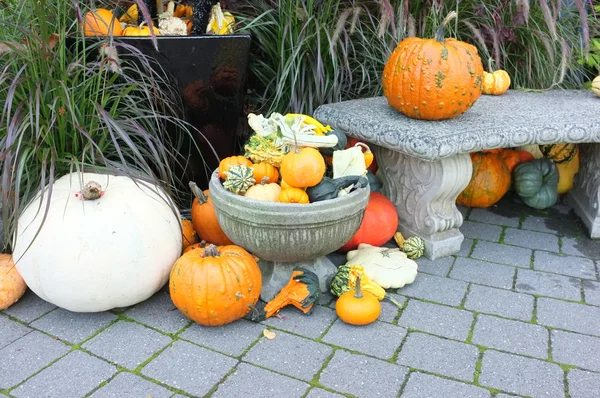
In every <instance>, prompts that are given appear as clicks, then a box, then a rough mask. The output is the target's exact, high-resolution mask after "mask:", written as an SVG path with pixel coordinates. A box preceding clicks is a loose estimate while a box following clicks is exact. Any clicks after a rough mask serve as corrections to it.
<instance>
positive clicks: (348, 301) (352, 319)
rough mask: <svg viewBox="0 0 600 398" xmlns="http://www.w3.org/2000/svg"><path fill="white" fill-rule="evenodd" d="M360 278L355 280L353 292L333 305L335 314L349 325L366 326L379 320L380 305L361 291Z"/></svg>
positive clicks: (375, 299) (344, 295) (367, 293)
mask: <svg viewBox="0 0 600 398" xmlns="http://www.w3.org/2000/svg"><path fill="white" fill-rule="evenodd" d="M360 279H361V277H360V276H359V277H358V278H357V283H356V285H355V288H354V291H349V292H346V293H344V294H342V295H341V296H340V298H339V299H337V301H336V303H335V312H336V313H337V315H338V316H339V317H340V319H341V320H342V321H344V322H346V323H348V324H350V325H368V324H369V323H373V322H375V321H376V320H377V318H379V314H380V313H381V304H380V303H379V300H377V298H376V297H375V296H373V295H372V294H371V293H369V292H363V291H362V290H361V283H360Z"/></svg>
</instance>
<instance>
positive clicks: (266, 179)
mask: <svg viewBox="0 0 600 398" xmlns="http://www.w3.org/2000/svg"><path fill="white" fill-rule="evenodd" d="M269 181H271V177H269V176H264V177H263V178H262V180H261V181H260V185H265V184H266V183H267V182H269Z"/></svg>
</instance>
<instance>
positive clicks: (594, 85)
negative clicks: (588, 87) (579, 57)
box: [592, 76, 600, 97]
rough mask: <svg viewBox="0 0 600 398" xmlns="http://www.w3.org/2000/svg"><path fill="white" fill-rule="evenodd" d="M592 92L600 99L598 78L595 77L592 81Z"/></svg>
mask: <svg viewBox="0 0 600 398" xmlns="http://www.w3.org/2000/svg"><path fill="white" fill-rule="evenodd" d="M592 92H593V93H594V94H596V95H597V96H598V97H600V76H596V77H595V78H594V80H592Z"/></svg>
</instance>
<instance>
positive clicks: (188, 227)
mask: <svg viewBox="0 0 600 398" xmlns="http://www.w3.org/2000/svg"><path fill="white" fill-rule="evenodd" d="M181 231H182V233H183V237H182V238H183V239H182V240H181V242H182V243H181V245H182V247H181V249H182V250H183V251H184V252H185V249H186V248H187V247H188V246H190V245H193V244H196V243H198V234H197V233H196V230H195V229H194V224H192V222H191V221H190V220H181Z"/></svg>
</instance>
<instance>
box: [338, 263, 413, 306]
mask: <svg viewBox="0 0 600 398" xmlns="http://www.w3.org/2000/svg"><path fill="white" fill-rule="evenodd" d="M358 277H360V288H361V289H362V290H364V291H366V292H369V293H371V294H372V295H373V296H375V297H376V298H377V300H379V301H381V300H384V299H387V300H389V301H391V302H392V303H394V305H396V306H397V307H398V308H402V304H400V303H399V302H398V301H397V300H396V299H394V298H393V297H392V296H390V295H389V294H387V293H386V292H385V289H384V288H382V287H381V286H380V285H379V284H377V283H376V282H375V281H373V280H372V279H371V278H370V277H369V275H368V274H366V273H365V268H364V267H363V266H362V265H359V264H353V265H347V264H344V265H340V266H339V267H338V269H337V272H336V274H335V275H334V276H333V279H332V280H331V284H330V286H329V291H330V292H331V294H333V295H334V296H337V297H340V296H341V295H342V294H344V293H346V292H347V291H349V290H351V289H353V288H354V287H355V285H356V283H358V281H359V279H358Z"/></svg>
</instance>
